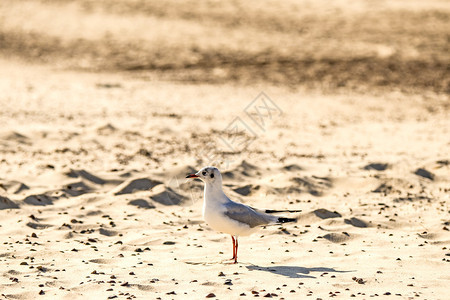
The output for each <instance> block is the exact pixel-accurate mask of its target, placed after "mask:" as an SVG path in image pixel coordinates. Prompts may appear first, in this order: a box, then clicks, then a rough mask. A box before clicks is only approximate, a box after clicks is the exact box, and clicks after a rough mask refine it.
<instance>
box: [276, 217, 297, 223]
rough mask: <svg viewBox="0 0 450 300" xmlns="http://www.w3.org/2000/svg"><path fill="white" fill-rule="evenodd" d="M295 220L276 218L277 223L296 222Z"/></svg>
mask: <svg viewBox="0 0 450 300" xmlns="http://www.w3.org/2000/svg"><path fill="white" fill-rule="evenodd" d="M296 221H297V219H295V218H283V217H279V218H278V223H288V222H296Z"/></svg>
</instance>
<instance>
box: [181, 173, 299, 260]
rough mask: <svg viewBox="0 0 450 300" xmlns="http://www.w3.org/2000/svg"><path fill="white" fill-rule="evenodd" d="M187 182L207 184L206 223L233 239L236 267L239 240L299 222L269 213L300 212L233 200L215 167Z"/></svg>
mask: <svg viewBox="0 0 450 300" xmlns="http://www.w3.org/2000/svg"><path fill="white" fill-rule="evenodd" d="M186 178H199V179H201V180H202V181H203V182H204V183H205V190H204V201H203V219H204V220H205V221H206V223H207V224H208V225H209V226H210V227H211V228H212V229H214V230H216V231H219V232H222V233H227V234H230V235H231V239H232V241H233V258H231V260H234V263H237V251H238V236H245V235H249V234H251V233H253V232H255V231H256V230H257V229H258V227H260V226H264V225H269V224H280V223H286V222H295V221H296V220H297V219H294V218H283V217H277V216H272V215H269V214H267V213H277V212H300V210H265V211H260V210H257V209H254V208H252V207H250V206H247V205H244V204H242V203H237V202H234V201H232V200H230V198H228V197H227V195H225V193H224V192H223V190H222V175H221V174H220V171H219V169H217V168H216V167H204V168H203V169H201V170H200V171H198V172H197V173H195V174H189V175H187V176H186Z"/></svg>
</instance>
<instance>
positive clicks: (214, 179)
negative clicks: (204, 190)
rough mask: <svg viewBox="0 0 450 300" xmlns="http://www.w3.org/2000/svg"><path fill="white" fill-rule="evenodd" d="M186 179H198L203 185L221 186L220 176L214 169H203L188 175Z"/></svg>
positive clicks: (217, 170)
mask: <svg viewBox="0 0 450 300" xmlns="http://www.w3.org/2000/svg"><path fill="white" fill-rule="evenodd" d="M186 178H199V179H201V180H202V181H203V182H204V183H211V184H222V175H221V174H220V171H219V169H217V168H216V167H204V168H202V169H200V171H198V172H197V173H195V174H189V175H187V176H186Z"/></svg>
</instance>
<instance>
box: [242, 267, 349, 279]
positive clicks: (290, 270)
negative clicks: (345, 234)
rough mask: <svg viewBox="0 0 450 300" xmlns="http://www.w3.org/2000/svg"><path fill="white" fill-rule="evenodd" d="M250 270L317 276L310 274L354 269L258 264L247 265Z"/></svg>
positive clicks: (287, 275)
mask: <svg viewBox="0 0 450 300" xmlns="http://www.w3.org/2000/svg"><path fill="white" fill-rule="evenodd" d="M246 267H247V269H248V270H249V271H265V272H270V273H274V274H278V275H283V276H286V277H289V278H316V277H315V276H312V275H308V274H311V273H313V272H321V273H325V272H327V273H347V272H354V271H339V270H335V269H333V268H322V267H318V268H304V267H296V266H273V267H260V266H256V265H249V266H246Z"/></svg>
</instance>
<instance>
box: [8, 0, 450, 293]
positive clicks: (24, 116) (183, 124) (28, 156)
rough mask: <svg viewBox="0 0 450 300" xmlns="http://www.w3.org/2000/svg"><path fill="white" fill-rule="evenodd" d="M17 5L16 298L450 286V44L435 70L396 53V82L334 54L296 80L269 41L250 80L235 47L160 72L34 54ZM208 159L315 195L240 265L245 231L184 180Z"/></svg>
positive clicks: (261, 201) (244, 182) (264, 199)
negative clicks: (357, 72)
mask: <svg viewBox="0 0 450 300" xmlns="http://www.w3.org/2000/svg"><path fill="white" fill-rule="evenodd" d="M7 2H8V1H7ZM50 2H51V1H50ZM84 2H86V3H88V2H89V1H80V3H84ZM119 2H120V1H115V2H114V3H116V4H117V3H119ZM5 3H6V2H5ZM8 3H9V4H2V5H3V6H4V7H7V8H8V9H9V11H10V12H14V13H16V14H18V12H17V11H16V10H17V9H18V8H17V7H16V4H14V3H13V2H8ZM27 3H28V4H27V5H30V7H29V8H28V9H30V10H32V9H34V8H36V7H41V6H46V5H48V6H49V7H47V9H48V11H50V12H51V9H56V8H52V6H51V5H50V4H48V3H46V2H45V1H28V2H27ZM102 3H103V2H102ZM170 3H171V2H170ZM339 3H341V2H339ZM395 3H397V2H395ZM432 3H434V5H435V6H436V7H437V8H434V7H433V5H432V4H430V7H425V8H423V7H421V6H419V5H417V6H414V9H415V11H414V13H418V12H423V11H426V12H429V11H435V10H438V9H442V7H445V8H446V9H447V10H444V12H442V16H441V17H440V19H439V18H437V19H439V20H441V21H442V20H444V21H442V22H444V23H445V22H447V23H446V24H448V20H449V18H448V14H447V13H448V9H449V7H448V5H445V3H444V4H442V3H441V2H439V1H434V2H432ZM341 4H342V3H341ZM52 5H53V4H52ZM55 5H56V4H55ZM58 5H59V4H58ZM61 5H62V4H61ZM64 5H65V4H64ZM67 5H68V6H67V7H66V8H64V9H66V10H63V12H64V13H67V12H69V11H70V12H72V8H73V7H72V6H70V5H72V4H70V5H69V4H67ZM73 5H75V4H73ZM86 5H87V4H86ZM92 5H94V4H92ZM311 5H312V4H311ZM342 5H343V4H342ZM64 7H65V6H64ZM112 7H113V8H114V7H115V6H112ZM41 8H42V7H41ZM113 8H111V9H113ZM169 8H171V9H173V11H171V10H169V12H172V14H170V16H171V17H173V16H174V15H176V16H177V18H181V19H183V18H184V15H183V12H184V10H183V9H184V8H183V7H181V8H179V9H175V8H173V7H172V6H170V7H169ZM391 8H392V7H390V8H389V9H391ZM90 9H92V11H91V10H90V11H89V12H90V13H89V14H88V17H86V18H87V19H86V20H85V19H82V21H83V20H84V21H83V22H87V23H86V24H90V23H89V22H97V21H98V22H109V21H108V20H109V19H108V18H106V17H104V16H103V15H102V14H109V13H111V12H108V11H106V12H105V11H103V10H102V11H97V10H95V5H94V8H92V7H91V8H90ZM130 9H131V8H130ZM154 9H156V8H154ZM280 9H286V10H287V9H288V8H283V7H282V8H280ZM309 9H310V10H312V11H315V10H317V9H318V8H316V7H314V6H311V7H309ZM354 9H355V11H356V12H359V11H361V10H363V8H361V7H359V6H357V7H354ZM364 9H366V8H364ZM433 9H435V10H433ZM42 11H44V10H42ZM75 11H77V13H80V12H79V11H78V10H75ZM380 11H381V10H380ZM127 12H128V11H127ZM356 12H354V13H356ZM114 13H117V12H114ZM196 13H198V14H199V15H201V14H202V13H203V10H202V8H201V7H200V8H198V11H196ZM24 14H25V13H24ZM111 14H112V13H111ZM177 14H179V15H177ZM430 14H431V13H430ZM25 15H26V14H25ZM305 15H306V13H305ZM4 16H5V15H4ZM45 16H46V14H42V13H41V14H39V13H38V14H37V15H36V16H35V17H34V18H38V17H40V18H43V17H45ZM75 16H78V15H75ZM102 16H103V17H102ZM114 16H115V15H114ZM180 16H181V17H180ZM263 16H265V17H268V16H267V15H264V14H263ZM163 17H164V16H163ZM304 17H305V16H304ZM111 18H113V17H111ZM126 18H131V17H130V16H126V17H124V20H126ZM161 18H162V17H161ZM3 20H4V21H3V23H1V24H0V25H1V26H0V27H1V28H2V32H1V33H2V36H1V37H2V38H3V40H1V41H3V42H4V44H3V46H1V47H0V54H1V55H0V90H1V91H2V93H1V96H0V104H1V110H0V124H1V127H0V153H1V155H0V216H1V221H0V242H1V245H2V246H1V250H0V298H1V299H203V298H212V299H214V298H216V299H248V298H258V297H259V298H276V299H329V298H337V299H350V298H353V297H354V298H356V299H371V298H378V299H449V295H448V294H449V286H450V99H449V97H448V77H446V76H447V75H448V63H447V68H445V67H442V61H444V60H445V58H446V57H448V53H447V54H445V53H444V52H441V53H440V55H441V56H440V57H441V58H440V59H442V61H441V62H440V63H437V62H436V64H434V65H427V66H434V67H435V68H440V69H439V70H440V71H439V70H438V69H435V70H438V71H436V72H434V73H433V69H432V67H430V69H429V70H428V71H429V72H431V73H433V74H440V75H439V76H438V75H436V77H435V78H431V77H429V76H424V77H421V76H422V75H417V76H416V77H414V76H411V77H407V76H406V75H405V76H404V77H403V78H401V77H402V74H403V73H401V72H403V71H402V70H404V69H402V67H399V68H398V69H396V67H393V68H392V70H393V71H392V74H390V75H389V76H391V77H392V78H391V79H392V80H393V81H392V80H391V79H390V81H389V82H390V83H387V84H381V85H380V84H378V83H379V82H378V81H377V80H378V79H376V77H377V76H380V75H379V74H378V73H377V72H378V71H376V70H375V71H374V73H373V74H372V75H373V76H372V77H370V76H371V75H370V74H369V75H370V76H369V75H367V76H368V77H370V80H367V82H365V80H363V79H361V81H358V80H359V79H358V80H356V79H354V78H353V77H352V76H353V75H348V76H343V75H342V76H341V75H339V76H338V75H336V76H337V77H336V76H334V75H333V74H331V75H330V76H331V77H326V76H325V77H323V78H325V79H323V82H322V83H323V85H320V82H321V80H319V79H320V78H319V79H317V78H318V77H316V76H319V75H317V74H319V73H320V72H322V71H320V70H316V69H314V68H312V67H311V69H308V70H309V71H308V72H310V73H308V74H310V75H311V74H312V73H311V72H313V71H311V70H316V71H317V72H318V73H314V74H313V75H311V76H312V77H314V78H316V79H314V80H312V79H310V78H309V77H307V76H306V75H305V76H304V77H295V76H294V77H295V78H298V81H296V80H294V79H292V80H287V79H286V78H288V77H289V78H294V77H290V76H287V75H286V76H287V77H286V78H284V77H280V76H281V75H279V74H278V71H279V70H278V69H277V68H278V67H279V68H283V67H282V63H277V62H274V61H271V58H270V57H269V58H268V60H269V61H271V62H270V63H268V64H262V66H263V67H261V68H262V69H259V70H262V71H261V72H266V74H267V77H257V76H256V75H255V74H256V72H257V70H256V69H255V70H253V69H252V68H251V67H249V68H248V70H247V69H246V71H245V72H244V71H243V69H245V68H243V69H239V67H238V66H237V67H236V68H237V69H236V70H238V71H237V73H236V74H238V75H236V78H235V77H233V75H232V73H233V70H234V69H233V67H230V65H228V64H227V63H226V62H227V57H226V56H224V55H222V54H220V53H219V54H217V53H216V54H217V56H215V57H220V58H222V59H223V62H219V64H220V65H219V66H214V62H212V65H211V66H212V67H210V66H209V65H208V66H206V67H205V65H195V66H194V67H190V65H189V66H188V65H182V66H181V67H180V66H179V65H176V66H175V65H172V66H171V67H170V68H169V67H167V68H166V69H164V66H166V65H165V63H166V62H161V61H159V62H158V61H157V63H156V66H154V69H151V70H148V69H145V68H146V67H142V66H141V68H135V69H132V68H131V67H130V66H127V68H122V67H121V66H123V65H122V64H121V63H122V61H121V60H120V59H122V58H120V57H119V56H117V57H115V58H116V59H117V60H116V61H114V65H113V66H110V65H106V64H104V63H103V62H102V61H100V62H99V61H97V60H90V59H88V58H86V57H90V56H88V55H87V56H86V57H82V58H79V59H78V58H77V59H72V58H70V59H69V58H68V57H65V56H64V55H62V56H58V53H65V51H66V48H61V49H62V50H61V49H59V48H58V49H59V50H58V51H60V52H55V53H53V54H52V55H55V57H56V58H55V61H49V60H48V57H50V56H46V55H47V54H48V53H47V54H46V53H45V51H44V50H42V49H44V48H39V47H38V46H36V45H37V44H33V43H32V42H30V44H28V46H29V47H30V49H38V50H39V49H41V50H42V51H44V52H42V53H41V54H40V55H39V59H38V58H36V57H34V56H33V55H32V54H30V53H34V52H32V51H31V50H29V49H28V48H23V49H25V50H26V51H25V50H24V51H25V52H23V53H21V54H20V53H18V52H17V49H18V48H14V47H16V46H17V45H18V44H14V43H10V44H6V43H5V41H11V40H8V35H7V34H6V33H5V32H9V31H8V30H10V31H11V30H12V29H11V28H16V27H15V26H16V25H15V23H14V22H16V21H15V20H13V19H12V17H11V18H9V19H8V18H5V19H3ZM39 20H40V19H39ZM99 20H101V21H99ZM202 20H203V19H202ZM251 20H253V19H251ZM251 20H250V21H246V22H249V24H250V23H251V22H253V21H251ZM408 20H409V19H408ZM445 20H446V21H445ZM147 21H148V20H147V19H146V18H145V17H144V16H143V15H140V17H139V18H138V19H137V21H136V22H137V23H138V24H147V23H146V22H147ZM29 22H30V24H31V25H33V24H34V23H33V22H38V19H36V20H34V19H33V18H31V19H30V21H29ZM55 22H56V23H58V22H63V20H60V19H57V20H56V21H55ZM110 22H113V21H111V20H110ZM124 22H125V21H124ZM152 22H153V21H152ZM155 22H156V21H155ZM158 22H160V21H158ZM161 22H162V21H161ZM180 22H181V21H180ZM202 22H205V24H209V23H208V21H205V20H204V21H202ZM224 22H225V21H224ZM255 22H256V21H255ZM286 22H287V21H286ZM27 24H28V23H26V22H24V27H23V28H25V29H23V28H22V29H23V30H24V31H23V32H26V30H27V29H26V28H27V27H26V26H30V28H31V27H32V26H31V25H30V24H28V25H27ZM36 24H37V23H36ZM83 24H84V23H83ZM102 24H103V23H101V25H102ZM120 24H121V25H120V26H122V27H120V26H119V25H117V26H118V28H119V27H120V28H122V30H125V31H124V32H125V33H126V32H127V31H126V30H131V29H130V28H132V27H127V26H131V25H128V23H126V22H125V23H123V24H122V23H120ZM164 24H165V23H164ZM202 24H203V23H202ZM245 24H246V23H245ZM277 24H278V23H277ZM283 24H284V23H280V24H279V26H281V27H282V25H283ZM103 25H105V24H103ZM328 25H330V24H328ZM45 26H47V27H48V28H47V30H48V32H49V34H53V35H58V34H60V33H59V31H58V30H60V29H58V28H53V29H49V28H50V27H49V25H45ZM105 26H106V25H105ZM167 26H169V25H167ZM170 26H175V27H176V26H178V27H176V28H183V23H182V24H178V23H176V24H175V25H174V24H172V25H170ZM170 26H169V27H170ZM224 26H225V25H224ZM226 26H228V25H226ZM229 26H231V25H229ZM255 26H256V25H255ZM261 26H263V25H261ZM281 27H280V28H281ZM5 28H6V29H5ZM127 28H128V29H127ZM170 28H172V27H170ZM220 28H222V27H220ZM227 28H228V27H227ZM427 28H428V27H427ZM430 28H431V27H430ZM282 29H283V28H281V29H279V30H282ZM51 30H54V32H52V31H51ZM180 30H181V29H180ZM198 30H200V29H198ZM211 30H213V29H211ZM283 30H284V29H283ZM305 30H306V29H305ZM430 30H431V29H430ZM436 30H438V29H436ZM98 31H99V32H94V33H95V34H97V35H98V36H100V37H103V34H106V33H103V32H100V29H98ZM11 32H15V33H16V34H17V35H14V36H19V34H18V31H11ZM79 32H83V31H82V30H80V29H79V28H75V29H74V28H72V29H70V30H69V31H68V32H67V34H68V36H69V37H70V36H71V35H73V36H75V37H73V39H74V40H76V39H77V38H80V39H81V40H80V41H81V42H80V45H81V44H82V43H83V42H87V41H95V39H96V38H98V37H97V36H96V35H95V34H94V33H92V35H93V36H85V35H86V34H85V33H83V34H84V35H83V36H81V37H77V36H76V34H75V33H79ZM180 32H181V33H179V34H180V35H182V33H183V31H182V30H181V31H180ZM227 32H228V31H227ZM287 32H290V31H287ZM439 32H440V31H439ZM80 34H81V33H80ZM111 34H112V35H114V34H116V33H115V32H114V31H113V32H112V33H111ZM136 34H141V33H136ZM289 34H291V33H289ZM277 36H278V35H277ZM279 36H280V39H281V42H283V41H284V38H286V40H288V36H287V37H283V35H279ZM69 37H66V38H67V39H69ZM233 38H236V39H239V37H238V36H237V37H236V36H233ZM430 38H431V37H430ZM124 39H125V37H124ZM1 41H0V43H1ZM28 41H31V39H30V40H28ZM62 41H63V42H61V44H58V45H60V46H61V47H63V46H64V45H65V46H67V47H69V46H70V45H73V44H70V43H69V42H67V40H66V41H65V40H62ZM102 41H103V40H102ZM197 42H198V41H197ZM204 42H205V41H204V40H203V39H202V40H200V42H199V43H204ZM275 42H276V41H275ZM400 42H401V41H400ZM92 43H94V42H92ZM205 43H206V42H205ZM8 45H13V46H8ZM14 45H15V46H14ZM21 45H22V46H20V47H23V45H24V44H21ZM68 45H69V46H68ZM121 45H122V44H121ZM202 45H203V44H202ZM430 45H431V42H430ZM433 45H437V44H436V43H434V44H433ZM28 46H27V47H28ZM65 46H64V47H65ZM257 46H258V47H259V46H261V45H260V44H258V45H257ZM447 46H448V42H447ZM8 47H9V48H8ZM17 47H19V46H17ZM55 47H56V46H55ZM80 47H81V48H82V46H80ZM111 47H114V45H112V46H111ZM208 47H209V44H208V45H206V46H205V48H202V49H200V50H198V51H199V53H200V52H201V53H203V52H202V51H212V50H211V49H210V48H208ZM255 47H256V46H255ZM261 47H262V46H261ZM361 47H362V48H360V50H361V49H363V48H364V47H363V46H361ZM411 47H413V46H411ZM81 48H80V49H81ZM21 49H22V48H21ZM77 49H78V48H76V49H75V50H76V51H82V50H80V49H78V50H77ZM135 49H137V50H136V51H137V53H140V52H139V51H141V50H139V49H140V48H139V47H138V46H136V48H135ZM358 49H359V48H358ZM364 49H365V48H364ZM377 49H378V50H376V51H378V52H380V51H381V52H382V53H384V52H383V51H382V50H383V49H384V48H380V47H378V48H377ZM380 49H381V50H380ZM417 49H419V50H417V51H421V48H420V47H419V48H417ZM427 49H428V48H427ZM434 49H437V48H434ZM439 49H441V48H439ZM38 50H36V51H38ZM41 50H39V51H41ZM75 50H74V51H75ZM247 50H248V49H247ZM313 50H314V49H313ZM313 50H311V51H313ZM410 50H411V49H410ZM15 51H16V52H15ZM55 51H56V50H55ZM130 51H131V50H130ZM142 51H143V50H142ZM248 51H249V53H252V51H256V50H255V49H250V50H248ZM274 51H275V50H274ZM276 51H278V50H276ZM276 51H275V52H276ZM280 51H281V50H280ZM324 51H325V50H324ZM326 51H331V52H332V51H333V49H331V48H330V49H328V50H326ZM355 51H356V50H355ZM358 51H359V50H358ZM361 51H362V52H364V51H366V50H364V51H363V50H361ZM386 51H387V50H386ZM405 51H406V50H405ZM408 51H409V50H408ZM411 51H412V50H411ZM427 51H428V50H427ZM429 51H432V50H429ZM433 51H435V50H433ZM436 51H437V50H436ZM331 52H330V53H331ZM362 52H361V53H362ZM378 52H377V53H378ZM24 53H25V54H24ZM102 53H104V52H102ZM111 53H112V52H111ZM111 53H106V54H105V56H104V57H108V55H109V54H111ZM158 53H159V52H158ZM183 53H184V52H181V54H180V55H181V56H182V55H184V54H183ZM271 53H272V52H271ZM323 53H325V52H323ZM323 53H318V54H317V55H325V54H323ZM343 53H344V52H343ZM364 53H365V52H364ZM405 53H406V52H405ZM405 53H403V52H402V53H400V54H398V56H395V55H394V56H393V57H394V58H395V61H399V63H398V66H401V65H402V64H403V63H405V65H408V66H410V65H411V64H408V63H407V62H405V61H406V58H405V57H409V56H407V55H406V54H405ZM408 53H409V52H408ZM411 53H412V52H411ZM424 53H425V54H430V53H431V52H424ZM128 54H129V53H126V55H128ZM425 54H424V56H426V55H425ZM48 55H50V54H48ZM152 55H153V53H152ZM155 55H156V54H155ZM158 55H159V54H158ZM158 55H156V56H155V57H159V56H158ZM202 55H203V54H202ZM280 55H281V54H280ZM286 55H287V54H286ZM327 55H328V54H327ZM339 55H340V54H339V53H338V56H339ZM377 55H378V54H377ZM379 55H381V54H379ZM386 55H387V54H386ZM405 55H406V56H405ZM411 55H412V54H411ZM433 55H434V54H433ZM433 55H432V53H431V54H430V57H431V56H433ZM381 56H382V55H381ZM77 57H78V56H77ZM140 57H141V58H142V56H140ZM183 57H184V56H183ZM189 57H190V56H189ZM205 57H206V56H205ZM280 57H281V56H280ZM426 57H428V56H426ZM436 57H439V56H435V58H436ZM178 58H179V57H177V59H178ZM394 58H393V59H394ZM164 59H167V60H168V61H170V59H171V58H170V57H166V58H164ZM183 59H184V58H183ZM436 59H438V58H436ZM404 60H405V61H404ZM94 61H95V62H96V63H99V65H93V62H94ZM124 61H126V59H125V60H124ZM180 61H181V58H180V60H179V61H177V62H180ZM212 61H214V60H212ZM280 61H281V60H280ZM393 61H394V60H393ZM109 62H112V60H109ZM158 63H161V64H160V65H158ZM192 63H193V62H192ZM234 63H236V64H239V61H237V62H234ZM362 63H363V62H362ZM370 63H371V64H372V63H373V64H375V65H376V64H377V63H376V61H371V62H370ZM183 64H187V63H186V62H185V61H183ZM193 64H194V63H193ZM86 65H88V66H89V67H85V66H86ZM250 65H252V64H250ZM99 66H100V67H99ZM102 66H103V67H105V68H104V69H102V68H101V67H102ZM146 66H147V67H148V65H146ZM253 66H254V67H255V68H256V66H255V65H254V64H253ZM304 66H305V68H309V65H308V64H307V63H305V65H304ZM444 66H445V65H444ZM341 67H342V68H344V69H345V66H344V65H342V66H341ZM434 67H433V68H434ZM99 68H100V69H99ZM121 68H122V69H121ZM152 68H153V67H152ZM196 68H197V69H196ZM369 69H370V68H369ZM305 70H306V69H305ZM396 70H397V71H398V73H395V72H397V71H396ZM399 70H400V71H399ZM445 70H446V71H445ZM269 71H270V72H269ZM316 71H314V72H316ZM428 71H427V72H428ZM254 72H255V73H254ZM408 72H409V71H408ZM439 72H441V73H439ZM394 73H395V74H394ZM277 74H278V75H277ZM336 74H338V73H337V71H336ZM405 74H406V73H405ZM408 74H409V73H408ZM254 75H255V76H254ZM291 75H292V74H291ZM283 76H284V75H283ZM292 76H293V75H292ZM308 76H309V75H308ZM344 77H345V79H344ZM355 78H356V77H355ZM393 78H398V81H395V80H394V79H393ZM425 78H426V80H431V81H432V84H429V83H427V82H426V81H425ZM430 78H431V79H430ZM209 79H210V80H209ZM342 80H344V81H342ZM355 80H356V81H355ZM431 81H430V82H431ZM280 82H283V84H281V83H280ZM375 82H378V83H375ZM356 86H358V88H356ZM446 89H447V90H446ZM207 165H215V166H216V167H218V168H219V169H220V170H221V171H222V174H223V183H224V191H225V193H226V194H227V195H228V196H229V197H230V198H231V199H233V200H235V201H239V202H242V203H245V204H248V205H251V206H254V207H257V208H261V209H293V210H294V209H300V210H302V212H301V213H293V214H287V215H286V214H280V216H288V217H295V218H298V221H297V222H296V223H286V224H283V225H282V226H281V225H274V226H266V227H264V228H261V230H259V231H258V232H257V233H255V234H253V235H251V236H248V237H241V238H240V239H239V242H240V244H239V263H238V264H230V263H227V262H225V260H226V259H229V258H231V256H232V244H231V239H230V236H229V235H225V234H222V233H219V232H215V231H212V230H211V229H210V228H209V227H208V225H207V224H205V222H204V221H203V219H202V201H203V199H202V197H203V194H202V193H203V184H202V183H201V182H200V181H199V180H186V179H185V176H186V175H187V174H188V173H191V172H195V171H197V170H199V169H200V168H202V167H204V166H207Z"/></svg>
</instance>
